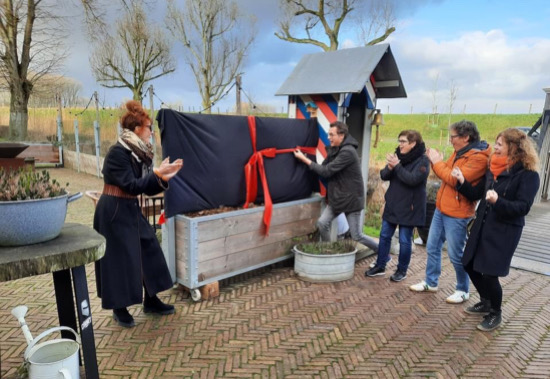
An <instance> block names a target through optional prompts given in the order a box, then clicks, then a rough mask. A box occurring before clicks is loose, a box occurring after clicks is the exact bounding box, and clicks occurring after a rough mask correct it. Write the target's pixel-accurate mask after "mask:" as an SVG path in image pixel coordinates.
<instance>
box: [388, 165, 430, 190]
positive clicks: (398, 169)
mask: <svg viewBox="0 0 550 379" xmlns="http://www.w3.org/2000/svg"><path fill="white" fill-rule="evenodd" d="M394 171H395V175H396V176H397V177H398V178H399V180H401V181H402V182H403V183H404V184H405V185H407V186H409V187H416V186H417V185H419V184H421V183H424V182H425V181H426V179H427V178H428V175H429V174H430V163H429V161H428V160H427V159H426V160H422V162H421V163H420V164H419V165H418V167H416V168H415V169H414V170H412V171H408V170H406V169H405V168H404V167H403V166H401V164H398V165H397V166H395V167H394Z"/></svg>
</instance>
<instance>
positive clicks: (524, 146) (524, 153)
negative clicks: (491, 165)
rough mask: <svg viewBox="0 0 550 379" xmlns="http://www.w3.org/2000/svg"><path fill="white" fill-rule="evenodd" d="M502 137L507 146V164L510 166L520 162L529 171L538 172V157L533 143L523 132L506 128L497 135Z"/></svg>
mask: <svg viewBox="0 0 550 379" xmlns="http://www.w3.org/2000/svg"><path fill="white" fill-rule="evenodd" d="M499 137H502V139H503V141H504V143H506V145H507V146H508V162H509V164H510V166H511V165H513V164H515V163H516V162H521V163H522V164H523V167H525V169H526V170H529V171H538V169H539V155H538V153H537V149H536V147H535V142H534V141H533V140H532V139H531V138H529V137H528V136H527V134H525V133H524V132H522V131H521V130H519V129H516V128H508V129H505V130H503V131H502V132H500V133H499V134H498V135H497V138H496V139H498V138H499Z"/></svg>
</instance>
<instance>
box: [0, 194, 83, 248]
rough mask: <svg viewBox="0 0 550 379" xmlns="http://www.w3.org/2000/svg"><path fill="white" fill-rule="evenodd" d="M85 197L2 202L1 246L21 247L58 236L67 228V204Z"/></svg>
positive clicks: (66, 196) (67, 196) (72, 196)
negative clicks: (64, 225) (65, 225)
mask: <svg viewBox="0 0 550 379" xmlns="http://www.w3.org/2000/svg"><path fill="white" fill-rule="evenodd" d="M80 197H82V193H80V192H78V193H76V194H74V195H70V196H69V195H68V194H65V195H61V196H56V197H51V198H46V199H33V200H12V201H0V214H1V215H2V217H0V246H21V245H31V244H35V243H40V242H45V241H49V240H51V239H54V238H56V237H57V236H58V235H59V233H60V232H61V228H63V224H64V223H65V216H66V214H67V204H68V203H69V202H71V201H74V200H76V199H79V198H80Z"/></svg>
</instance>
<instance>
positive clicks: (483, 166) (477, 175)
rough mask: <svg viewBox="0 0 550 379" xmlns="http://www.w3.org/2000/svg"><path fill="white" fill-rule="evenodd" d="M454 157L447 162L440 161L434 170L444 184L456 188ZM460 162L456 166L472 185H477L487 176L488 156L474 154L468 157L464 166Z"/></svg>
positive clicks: (434, 166)
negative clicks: (453, 173) (453, 172)
mask: <svg viewBox="0 0 550 379" xmlns="http://www.w3.org/2000/svg"><path fill="white" fill-rule="evenodd" d="M453 156H454V155H453ZM453 156H452V157H451V158H450V159H449V160H447V161H440V162H437V163H436V164H434V165H433V170H434V172H435V174H436V175H437V176H438V177H439V178H440V179H441V180H442V181H443V182H444V183H446V184H448V185H450V186H453V187H455V186H456V183H457V180H456V178H454V177H453V176H452V175H451V172H452V171H453ZM462 159H464V158H462ZM459 160H460V159H459ZM459 160H457V164H456V165H457V166H458V167H460V171H462V175H464V179H466V180H467V181H469V182H470V183H477V182H478V180H479V179H481V178H482V177H483V175H485V171H486V170H487V156H486V155H485V154H472V155H470V156H468V157H467V159H466V160H465V161H464V163H463V164H461V163H460V162H459Z"/></svg>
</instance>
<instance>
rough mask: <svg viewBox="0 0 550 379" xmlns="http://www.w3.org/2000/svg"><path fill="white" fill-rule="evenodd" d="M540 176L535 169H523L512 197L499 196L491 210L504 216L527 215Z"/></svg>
mask: <svg viewBox="0 0 550 379" xmlns="http://www.w3.org/2000/svg"><path fill="white" fill-rule="evenodd" d="M539 185H540V178H539V174H538V173H537V172H535V171H524V173H523V174H522V176H521V178H520V179H519V186H518V189H517V192H516V196H515V198H514V199H505V198H504V197H502V196H499V197H498V199H497V201H496V203H495V204H494V205H493V210H494V211H495V212H496V213H497V214H499V215H501V216H505V217H508V218H509V217H521V216H525V215H527V213H529V210H530V209H531V205H533V201H534V199H535V196H536V194H537V191H538V190H539Z"/></svg>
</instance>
